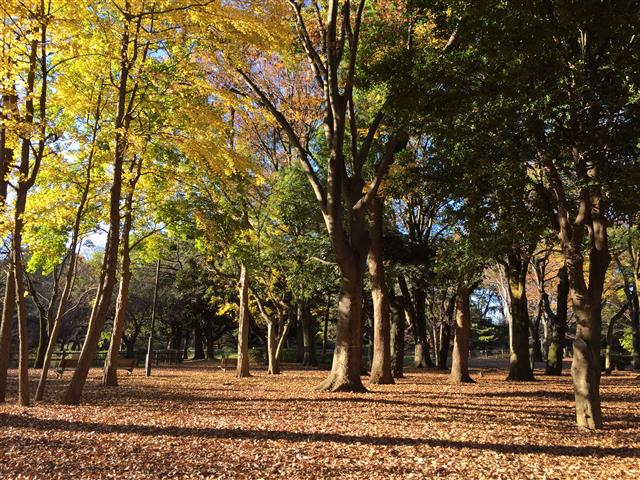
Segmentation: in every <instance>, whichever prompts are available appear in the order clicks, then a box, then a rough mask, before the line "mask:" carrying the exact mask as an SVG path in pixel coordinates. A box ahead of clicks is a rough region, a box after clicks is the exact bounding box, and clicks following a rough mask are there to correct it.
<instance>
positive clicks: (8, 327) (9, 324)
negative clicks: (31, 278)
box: [0, 265, 16, 402]
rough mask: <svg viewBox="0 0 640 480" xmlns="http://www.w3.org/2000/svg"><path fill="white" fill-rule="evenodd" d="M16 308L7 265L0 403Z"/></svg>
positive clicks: (0, 332)
mask: <svg viewBox="0 0 640 480" xmlns="http://www.w3.org/2000/svg"><path fill="white" fill-rule="evenodd" d="M15 308H16V281H15V277H14V275H13V268H12V267H11V265H9V269H8V270H7V279H6V282H5V287H4V301H3V304H2V324H1V325H0V402H4V401H5V399H6V394H7V372H8V370H9V362H10V360H11V333H12V330H13V315H14V313H15Z"/></svg>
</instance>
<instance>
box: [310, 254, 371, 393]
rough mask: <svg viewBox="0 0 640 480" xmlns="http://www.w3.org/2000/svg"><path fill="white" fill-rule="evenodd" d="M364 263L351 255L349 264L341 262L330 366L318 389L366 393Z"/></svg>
mask: <svg viewBox="0 0 640 480" xmlns="http://www.w3.org/2000/svg"><path fill="white" fill-rule="evenodd" d="M364 260H365V259H364V257H363V258H362V259H361V260H360V259H358V256H357V255H353V256H352V257H351V258H350V259H349V260H348V261H346V260H345V261H343V262H342V265H341V269H340V270H341V277H342V278H341V285H340V295H339V300H338V323H337V326H336V346H335V350H334V351H333V364H332V367H331V373H330V374H329V376H328V377H327V379H326V380H325V381H324V382H322V383H321V384H320V385H319V386H318V389H319V390H327V391H333V392H339V391H345V392H364V391H366V389H365V387H364V385H363V384H362V380H361V379H360V373H361V367H362V301H363V297H362V286H363V285H362V284H363V276H364V267H365V262H364Z"/></svg>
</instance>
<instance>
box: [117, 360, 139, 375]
mask: <svg viewBox="0 0 640 480" xmlns="http://www.w3.org/2000/svg"><path fill="white" fill-rule="evenodd" d="M137 365H138V361H137V360H136V359H135V358H118V362H117V365H116V368H118V369H120V370H126V371H127V372H128V373H129V375H131V374H132V373H133V369H134V368H136V366H137Z"/></svg>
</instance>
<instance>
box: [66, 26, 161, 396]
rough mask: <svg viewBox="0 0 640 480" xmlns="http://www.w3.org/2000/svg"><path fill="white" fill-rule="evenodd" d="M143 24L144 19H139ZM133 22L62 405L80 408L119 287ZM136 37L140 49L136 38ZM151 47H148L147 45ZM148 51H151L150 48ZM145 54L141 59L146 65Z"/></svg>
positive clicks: (123, 47) (123, 50)
mask: <svg viewBox="0 0 640 480" xmlns="http://www.w3.org/2000/svg"><path fill="white" fill-rule="evenodd" d="M138 21H141V19H138ZM130 28H131V19H126V20H125V22H124V30H123V32H122V38H121V42H120V70H119V72H118V73H119V74H120V77H119V84H118V102H117V105H118V106H117V113H116V119H115V125H114V126H115V152H114V156H113V180H112V184H111V192H110V195H109V233H108V234H107V241H106V244H105V251H104V258H103V261H102V268H101V271H100V280H99V282H98V289H97V292H96V298H95V300H94V303H93V309H92V312H91V316H90V318H89V326H88V328H87V334H86V336H85V340H84V344H83V345H82V351H81V353H80V358H79V359H78V365H77V367H76V369H75V371H74V372H73V376H72V377H71V381H70V382H69V385H68V387H67V390H66V391H65V393H64V395H63V397H62V403H64V404H67V405H77V404H79V403H80V398H81V396H82V389H83V388H84V384H85V382H86V380H87V375H88V374H89V369H90V368H91V364H92V363H93V360H94V358H95V355H96V351H97V348H98V342H99V340H100V335H101V334H102V329H103V328H104V324H105V321H106V319H107V314H108V312H109V307H110V305H111V300H112V296H113V290H114V288H115V283H116V270H117V266H118V250H119V248H118V247H119V244H120V200H121V196H122V170H123V164H124V160H125V156H126V153H127V143H128V141H127V139H128V131H129V126H130V123H131V114H132V108H133V105H134V104H135V102H133V98H132V96H134V95H135V90H136V88H135V87H134V89H133V90H131V91H130V88H129V85H128V81H129V74H130V71H131V67H132V64H131V61H130V53H129V48H130V43H131V42H130V40H131V33H132V32H131V31H130ZM138 32H139V30H138V31H137V32H136V33H134V37H136V38H135V40H136V45H137V34H138ZM147 45H148V44H147ZM147 48H148V47H147ZM145 56H146V53H145V54H144V55H143V56H142V58H143V61H144V57H145Z"/></svg>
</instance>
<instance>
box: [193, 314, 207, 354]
mask: <svg viewBox="0 0 640 480" xmlns="http://www.w3.org/2000/svg"><path fill="white" fill-rule="evenodd" d="M204 358H205V355H204V347H203V335H202V325H201V324H200V320H198V319H195V320H194V321H193V360H204Z"/></svg>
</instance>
